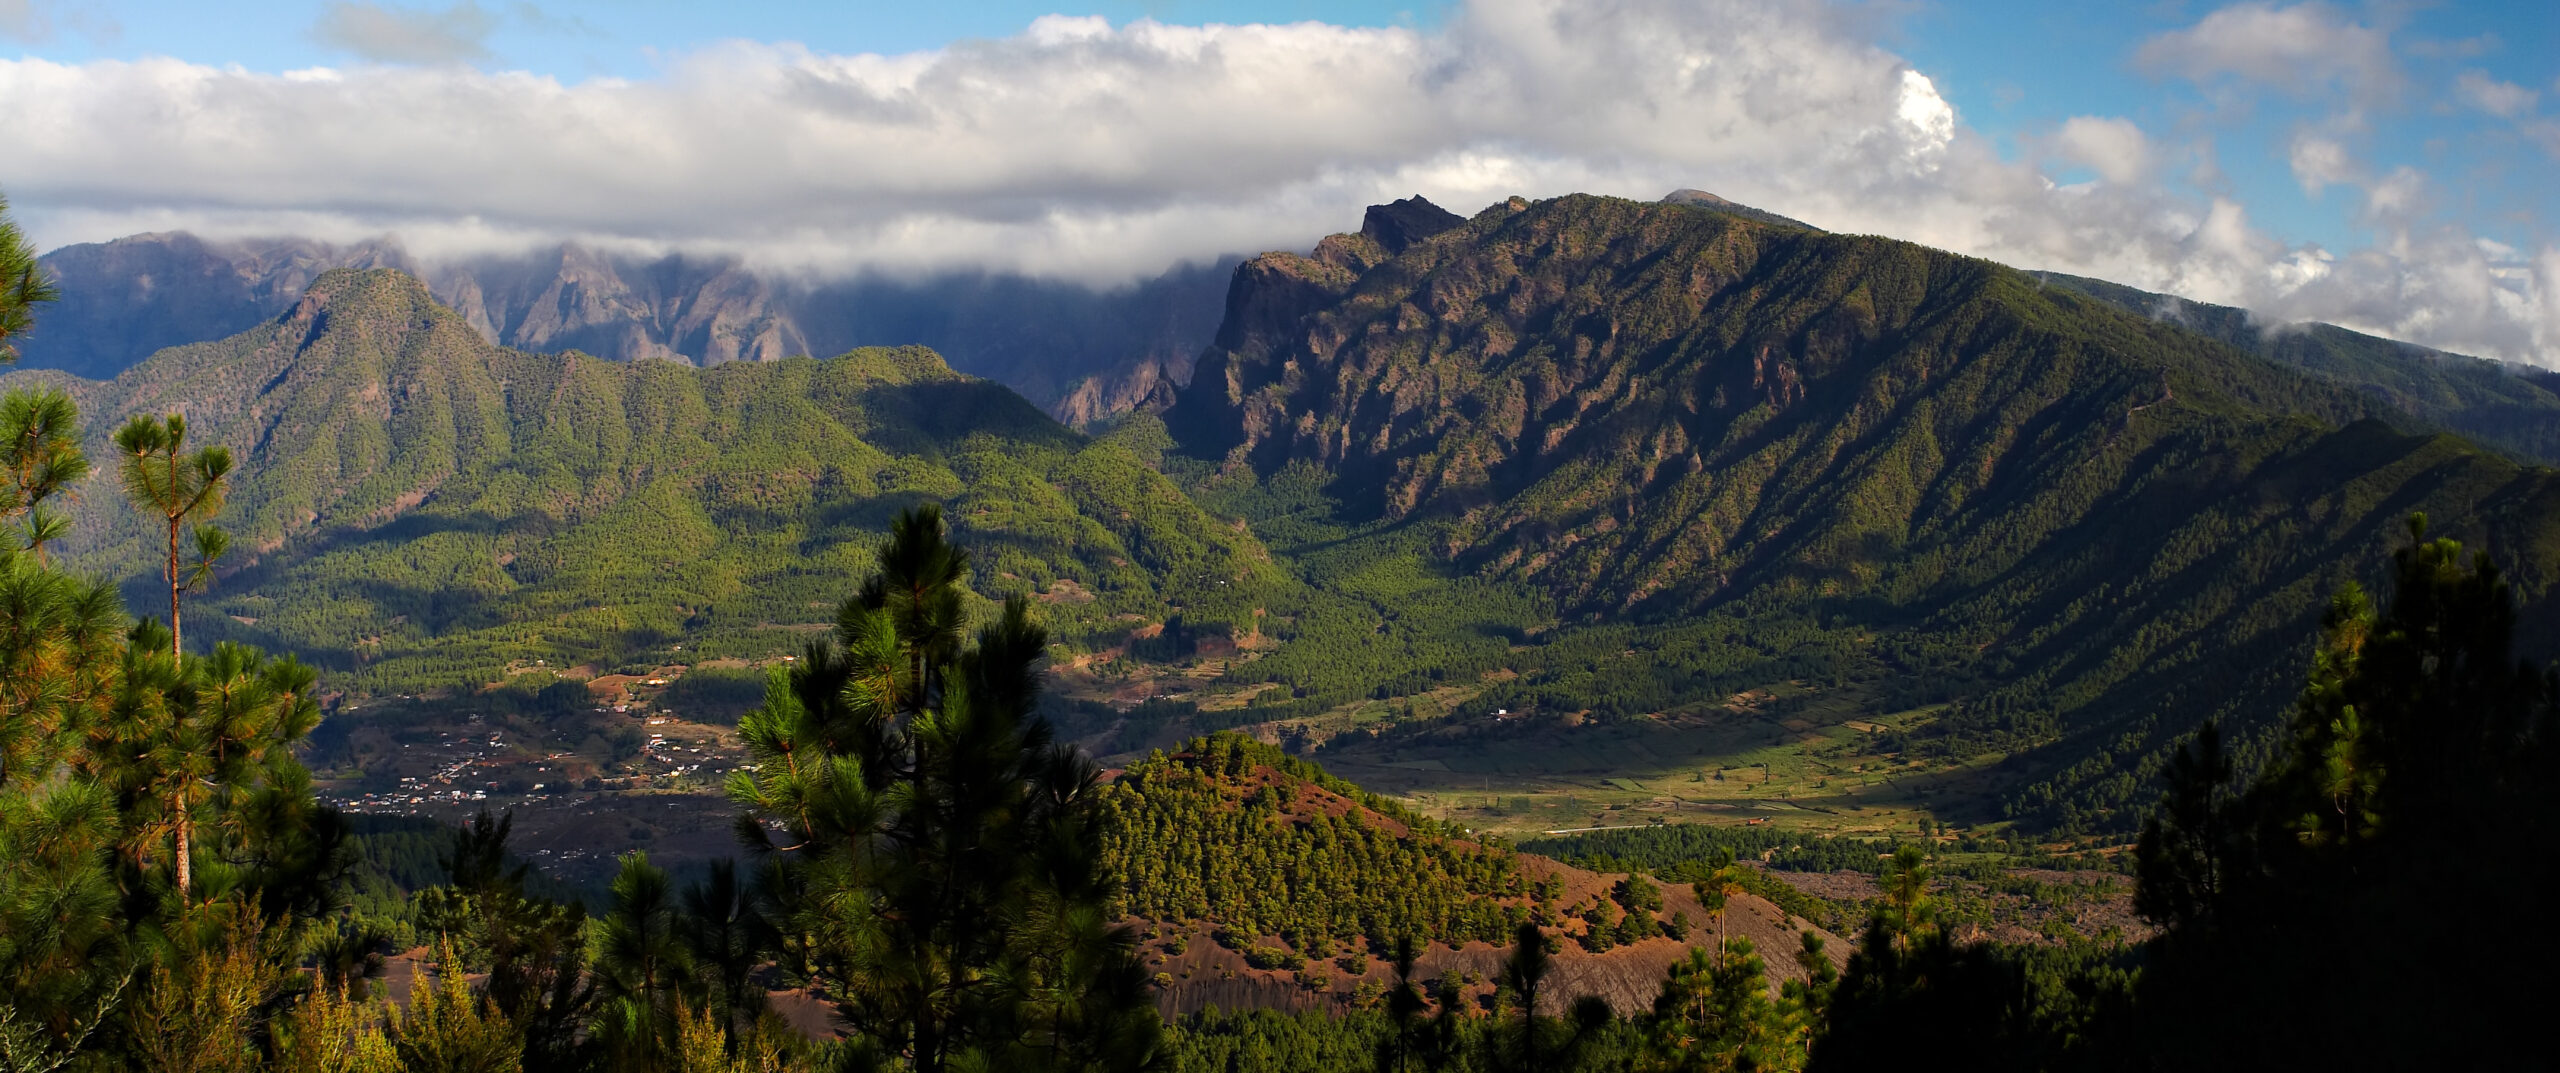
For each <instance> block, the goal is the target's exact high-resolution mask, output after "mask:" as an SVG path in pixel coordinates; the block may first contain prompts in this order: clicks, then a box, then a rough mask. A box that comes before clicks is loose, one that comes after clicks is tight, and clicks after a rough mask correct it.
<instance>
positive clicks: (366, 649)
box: [8, 268, 1273, 690]
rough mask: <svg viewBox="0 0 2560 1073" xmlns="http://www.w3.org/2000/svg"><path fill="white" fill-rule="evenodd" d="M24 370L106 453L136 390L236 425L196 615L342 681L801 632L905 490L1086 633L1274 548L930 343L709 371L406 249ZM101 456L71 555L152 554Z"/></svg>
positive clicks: (503, 669) (1245, 585) (206, 420)
mask: <svg viewBox="0 0 2560 1073" xmlns="http://www.w3.org/2000/svg"><path fill="white" fill-rule="evenodd" d="M8 379H9V381H10V384H11V386H13V387H14V386H17V385H18V383H21V382H27V381H36V380H52V381H56V382H58V383H61V384H63V385H65V386H66V387H67V389H68V390H69V391H70V392H71V394H72V395H73V396H74V398H75V400H76V401H77V402H78V403H79V405H80V408H81V412H82V413H83V414H84V415H87V418H88V420H87V425H88V427H89V428H90V430H91V439H92V441H93V442H92V443H91V444H90V445H89V449H90V452H91V454H92V456H93V457H98V458H111V457H112V447H111V445H109V444H108V443H106V442H105V436H106V433H107V432H109V431H111V430H112V428H113V427H114V426H115V424H116V423H117V420H118V417H119V415H124V414H132V413H159V412H176V413H184V414H186V415H188V417H189V418H190V419H191V424H190V426H189V427H190V435H191V436H192V437H193V438H194V439H193V441H192V442H195V443H222V444H226V445H228V446H229V447H230V448H231V449H232V450H233V452H234V454H235V457H237V458H238V459H239V462H240V467H239V475H238V477H237V479H236V481H235V485H234V487H233V489H232V491H231V494H230V497H229V499H230V503H229V505H228V507H227V509H226V512H225V514H224V515H223V521H224V522H225V523H227V524H228V525H229V526H231V527H232V529H233V530H234V534H235V537H236V546H237V547H238V548H239V549H240V551H238V552H236V553H235V557H234V559H233V560H232V561H231V562H229V563H227V564H226V569H225V571H224V575H223V576H222V577H221V579H220V581H219V582H218V583H217V585H216V586H215V587H214V589H213V591H212V592H211V593H210V594H209V595H207V596H205V597H202V598H200V600H199V603H200V606H203V607H204V608H206V609H208V610H211V611H213V612H215V614H212V615H206V616H204V619H203V620H202V625H199V624H198V622H197V621H194V620H191V622H190V626H191V627H192V628H191V629H190V631H189V633H190V636H191V637H193V636H199V635H201V636H204V637H206V638H207V639H208V640H213V639H240V640H248V641H253V642H256V643H259V644H261V645H264V646H266V647H268V648H270V649H277V650H289V651H294V652H298V653H301V654H302V655H303V656H304V658H305V659H307V660H312V661H314V662H317V663H318V664H320V665H321V666H323V667H326V668H329V669H332V670H336V671H339V672H341V673H342V674H344V675H345V677H342V678H340V679H339V681H338V685H339V687H341V688H357V689H363V688H366V687H367V686H368V685H369V684H370V685H373V686H374V687H376V688H397V689H401V690H410V689H420V688H428V687H433V686H447V687H450V686H477V685H481V684H485V683H488V682H492V681H496V680H498V679H499V678H501V677H504V676H505V675H506V674H508V673H509V672H510V671H512V670H521V669H525V668H528V667H530V666H533V665H534V664H533V661H534V660H537V659H539V660H542V661H544V662H545V663H547V664H548V665H549V666H552V667H567V666H570V665H571V664H575V663H582V662H583V663H596V664H600V665H603V666H608V667H609V666H612V665H615V664H617V663H619V662H620V661H624V660H627V659H635V658H640V656H641V654H643V653H646V654H647V657H648V659H657V658H662V657H663V656H664V655H666V654H669V653H670V652H672V651H676V650H681V649H682V647H689V648H690V650H691V651H692V652H693V653H695V655H696V656H697V657H703V658H716V657H718V656H720V655H722V654H724V653H728V652H731V651H733V650H735V651H746V652H752V653H754V654H757V655H764V654H767V653H768V652H771V651H776V650H792V649H796V648H797V647H798V641H797V640H796V638H797V637H798V636H799V635H801V634H802V633H804V632H805V631H806V630H807V629H809V628H811V624H824V623H826V622H828V621H830V620H831V616H832V614H833V612H832V608H833V607H834V604H835V601H837V600H840V599H842V598H843V597H844V596H845V595H847V593H846V592H840V591H837V589H838V588H840V587H841V586H842V585H844V584H849V583H847V582H845V581H844V580H843V579H846V578H851V577H857V576H859V575H860V574H861V573H862V572H863V570H864V569H865V568H866V566H865V564H867V563H868V561H869V556H870V555H871V551H872V548H873V546H874V544H875V543H876V541H877V539H878V536H879V534H880V533H882V532H884V531H885V529H886V526H887V522H888V519H889V518H890V516H891V515H893V514H894V513H895V512H896V511H898V510H899V509H902V508H904V507H906V506H908V505H911V504H913V503H915V502H918V501H933V502H939V503H941V504H943V506H944V508H945V510H946V511H947V513H948V516H949V517H950V518H951V519H952V523H953V526H954V529H955V531H956V532H957V533H959V534H961V535H963V536H964V537H965V538H966V539H967V541H968V543H969V544H970V545H972V546H973V547H974V548H976V549H977V550H978V553H979V554H980V555H981V556H982V557H983V558H982V560H981V562H980V564H979V570H980V571H981V576H980V580H981V588H982V590H983V591H985V592H987V593H988V594H989V595H1002V594H1004V593H1006V592H1029V593H1033V594H1036V595H1040V596H1042V597H1044V598H1046V599H1047V600H1048V601H1049V608H1048V611H1047V617H1048V618H1049V619H1050V621H1051V625H1052V628H1053V629H1055V630H1057V631H1058V632H1059V633H1060V634H1061V635H1062V636H1064V637H1066V638H1068V639H1070V640H1074V639H1079V638H1082V637H1085V636H1087V635H1090V634H1092V633H1094V632H1096V631H1105V630H1119V631H1122V632H1125V631H1126V629H1127V626H1126V624H1125V623H1120V622H1119V621H1118V620H1117V619H1116V618H1115V616H1121V615H1127V616H1129V617H1131V618H1152V619H1158V620H1160V619H1162V618H1163V617H1164V616H1165V614H1166V613H1167V612H1166V611H1165V606H1166V604H1167V602H1168V601H1178V602H1181V603H1185V604H1190V605H1197V606H1202V607H1213V606H1217V605H1218V604H1219V603H1220V602H1221V601H1234V600H1244V599H1248V597H1245V596H1243V595H1240V594H1241V593H1244V592H1246V591H1248V590H1251V589H1254V588H1256V587H1257V585H1258V584H1259V582H1260V581H1261V580H1264V579H1267V578H1269V577H1271V576H1273V572H1272V568H1271V566H1270V565H1269V559H1268V556H1267V554H1266V553H1264V552H1263V551H1262V550H1261V549H1260V547H1259V546H1258V545H1257V544H1256V543H1255V542H1254V541H1253V539H1252V538H1251V537H1250V536H1249V535H1247V534H1242V533H1239V532H1237V531H1235V530H1234V529H1233V528H1231V527H1228V526H1226V525H1223V524H1220V523H1218V522H1216V521H1214V520H1213V519H1210V518H1208V517H1207V516H1206V515H1204V514H1202V513H1201V512H1200V511H1199V510H1198V509H1197V508H1196V507H1194V506H1192V505H1191V504H1190V503H1189V502H1188V501H1187V500H1185V499H1184V498H1183V497H1182V496H1181V495H1180V493H1178V492H1177V491H1175V490H1174V489H1173V488H1172V486H1171V485H1170V484H1168V483H1167V482H1166V481H1165V479H1164V478H1163V477H1161V476H1159V475H1157V474H1156V473H1155V472H1153V471H1152V470H1149V469H1147V468H1146V467H1145V466H1144V465H1142V464H1141V463H1140V462H1139V461H1138V460H1137V459H1136V457H1135V456H1133V455H1131V454H1130V453H1129V452H1127V451H1126V450H1125V449H1121V448H1119V447H1117V446H1116V445H1111V444H1101V443H1096V442H1094V441H1090V440H1087V439H1086V438H1084V437H1082V436H1080V435H1078V434H1077V433H1075V432H1073V431H1071V430H1069V429H1067V428H1065V427H1064V426H1061V425H1059V424H1058V423H1057V422H1055V421H1053V420H1051V419H1050V418H1049V417H1047V416H1046V415H1044V414H1042V413H1041V412H1040V411H1039V410H1038V409H1037V408H1036V407H1033V406H1032V405H1031V404H1030V403H1028V402H1026V401H1024V400H1023V399H1022V397H1021V396H1019V395H1016V394H1014V393H1013V392H1011V391H1009V390H1007V389H1005V388H1003V387H1001V386H998V385H996V384H993V383H990V382H988V381H985V380H981V379H977V378H974V377H968V376H963V375H961V374H958V373H955V372H953V371H951V369H950V368H949V367H948V366H946V365H945V364H944V363H943V362H942V360H941V359H940V358H939V357H937V356H936V355H934V354H933V353H932V352H931V351H928V350H924V349H922V348H912V347H911V348H895V349H876V348H875V349H869V350H857V351H853V352H850V353H848V354H846V355H843V356H840V357H836V358H830V359H826V360H823V361H819V360H812V359H808V358H792V359H786V360H781V361H773V362H733V363H727V364H723V365H719V366H715V367H712V368H709V369H696V368H692V367H688V366H683V365H678V364H674V363H669V362H658V361H640V362H610V361H604V360H600V359H597V358H593V357H587V356H583V355H577V354H569V355H548V354H534V353H528V352H525V351H520V350H514V349H510V348H505V347H500V346H496V345H493V344H490V343H488V342H486V341H484V340H483V339H482V338H481V336H480V335H479V333H478V332H477V331H476V330H475V329H474V327H473V326H472V325H471V324H470V323H469V322H468V321H466V320H465V319H464V317H463V316H462V315H461V314H460V313H458V312H456V311H454V310H452V309H449V308H446V307H444V306H442V305H439V304H438V303H437V302H436V301H435V300H434V299H433V298H432V297H431V296H430V295H429V294H428V293H427V290H426V288H425V287H424V286H423V285H422V284H421V283H420V282H419V281H418V280H417V279H415V278H414V277H411V276H409V275H407V274H404V273H402V272H399V271H397V270H393V269H381V268H378V269H367V270H358V269H334V270H330V271H327V272H323V273H321V274H320V275H319V276H317V277H316V278H315V279H313V280H312V281H311V283H310V284H309V286H308V287H307V288H305V289H304V291H303V293H302V294H301V297H300V298H299V299H297V300H296V302H295V304H294V306H293V307H292V308H291V309H290V310H288V311H287V312H285V313H284V314H283V315H282V316H279V317H277V318H275V319H274V320H272V321H270V322H268V323H265V324H262V325H259V326H258V327H255V328H252V329H250V330H249V331H246V332H243V333H240V334H238V335H235V336H232V337H230V338H228V339H224V340H218V341H215V342H209V343H199V344H193V345H189V346H183V347H174V348H170V349H167V350H163V351H161V352H159V353H158V354H156V355H154V356H153V357H152V358H151V359H150V360H148V361H145V362H143V363H142V364H140V365H137V366H135V367H133V368H131V369H128V370H126V371H125V372H124V373H122V374H120V375H118V376H117V377H116V378H115V379H113V380H110V381H104V382H99V381H85V380H76V379H72V378H68V377H64V376H61V375H60V374H57V373H48V372H20V373H13V374H11V375H10V377H9V378H8ZM112 480H113V475H112V471H111V470H106V471H102V473H101V474H100V475H98V476H96V477H93V478H92V480H91V482H90V484H89V485H88V486H87V487H86V488H85V490H84V499H85V501H86V502H85V506H84V509H83V510H81V511H80V512H79V513H80V516H81V519H82V524H81V525H80V527H79V528H78V529H77V530H76V531H75V532H74V533H73V535H72V537H71V539H70V540H68V541H67V542H66V546H65V551H66V552H67V554H68V555H69V561H70V562H71V563H72V564H73V565H74V566H75V568H80V569H103V570H110V571H116V572H125V571H131V570H132V568H133V565H134V564H135V563H137V562H142V561H146V560H148V559H149V558H150V555H151V554H152V553H151V552H150V550H149V547H148V546H147V544H148V541H149V539H150V532H149V530H148V528H147V527H144V526H142V525H141V524H140V522H139V519H138V518H137V517H136V516H135V515H134V514H133V513H132V512H131V510H130V509H129V508H127V507H125V506H124V505H123V504H122V502H121V499H120V497H119V496H118V495H117V494H116V493H115V491H114V489H113V487H112V484H111V482H112ZM132 576H134V577H135V578H136V581H135V584H137V585H142V586H147V585H149V584H152V583H155V581H154V580H153V579H150V578H147V577H144V576H143V573H142V572H140V571H134V572H133V574H132ZM1222 582H1223V583H1224V584H1221V583H1222ZM1202 590H1206V591H1202ZM137 606H140V605H139V604H137ZM670 645H676V646H680V647H679V648H677V649H670V648H669V646H670Z"/></svg>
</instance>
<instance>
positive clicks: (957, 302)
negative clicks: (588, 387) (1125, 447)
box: [20, 233, 1234, 425]
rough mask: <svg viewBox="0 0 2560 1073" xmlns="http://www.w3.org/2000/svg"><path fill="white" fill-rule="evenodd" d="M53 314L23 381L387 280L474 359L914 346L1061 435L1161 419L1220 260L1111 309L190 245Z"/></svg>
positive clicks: (74, 288)
mask: <svg viewBox="0 0 2560 1073" xmlns="http://www.w3.org/2000/svg"><path fill="white" fill-rule="evenodd" d="M44 262H45V265H46V267H48V268H49V269H50V270H52V272H53V273H54V275H55V277H56V278H57V279H58V280H59V281H60V282H61V283H62V286H63V300H62V301H61V302H60V303H59V304H57V305H56V306H55V307H53V308H51V309H49V310H46V311H45V313H44V315H43V316H42V317H41V318H40V319H39V327H38V330H37V331H36V332H34V333H32V334H30V335H29V336H28V337H27V338H26V340H25V341H24V343H23V344H22V345H21V347H20V349H21V351H22V352H23V357H22V360H21V365H22V366H24V367H26V368H35V369H60V370H63V371H66V372H70V373H73V374H75V375H79V376H84V377H91V378H99V379H103V378H108V377H113V376H115V375H116V374H117V373H119V372H122V371H123V370H125V369H127V368H130V367H132V366H133V365H135V364H137V363H139V362H140V361H142V360H143V359H144V358H146V357H149V356H150V355H151V354H152V353H153V352H155V351H157V350H160V349H162V348H164V347H170V346H180V345H184V344H187V343H195V342H202V341H206V340H211V339H219V338H224V337H227V336H230V335H233V334H236V333H238V332H242V331H246V330H248V329H249V328H252V327H255V326H257V325H258V324H260V323H262V322H264V321H267V320H269V319H272V318H274V317H277V316H279V315H281V314H283V313H284V312H285V311H286V310H288V309H291V308H292V307H293V305H294V303H295V302H296V301H297V300H299V299H300V297H301V295H302V293H303V291H304V289H305V288H307V287H308V286H309V285H310V283H311V281H312V280H313V279H314V278H316V277H317V276H318V275H319V274H320V273H322V272H325V271H328V270H329V269H332V268H397V269H400V270H402V271H404V272H408V273H410V274H412V275H415V276H418V277H419V278H421V279H424V280H426V281H427V283H428V285H429V287H430V289H431V291H432V292H433V294H434V297H435V298H436V299H437V300H438V301H439V302H441V303H443V304H444V305H447V306H449V307H451V308H452V309H453V310H454V311H455V312H457V313H459V314H460V315H461V316H462V319H463V321H464V323H466V324H468V325H469V326H470V327H471V328H472V330H474V331H476V332H478V333H479V335H480V337H481V338H482V339H483V340H486V341H488V342H492V343H498V344H502V345H506V346H511V347H516V348H519V349H523V350H530V351H535V352H539V353H551V354H557V353H565V352H568V351H572V350H575V351H581V352H584V353H588V354H593V355H595V356H598V357H602V358H607V359H611V360H615V361H639V360H663V361H677V362H684V363H687V364H694V365H717V364H721V363H724V362H731V361H773V360H777V359H780V358H784V357H789V356H791V355H795V354H812V355H827V354H836V353H841V352H843V351H846V350H850V349H853V348H855V347H859V346H873V345H923V346H929V347H933V348H935V349H937V350H939V351H941V352H942V353H944V354H946V355H947V356H948V357H949V359H950V361H951V362H952V364H953V365H954V366H955V367H956V368H958V369H960V370H961V371H963V372H968V373H971V374H974V375H978V376H984V377H987V378H989V379H993V380H997V381H1000V382H1003V383H1004V384H1006V385H1008V386H1010V387H1013V388H1014V389H1015V390H1017V391H1020V392H1022V393H1023V394H1024V395H1025V396H1026V397H1028V398H1030V399H1031V400H1032V401H1034V402H1036V403H1039V404H1041V405H1042V406H1044V407H1048V408H1049V409H1050V410H1051V411H1052V412H1053V413H1055V414H1057V415H1058V416H1060V417H1062V418H1064V419H1067V420H1069V421H1071V422H1072V423H1076V424H1079V425H1081V424H1087V423H1090V422H1093V421H1097V420H1102V419H1105V418H1108V417H1110V416H1113V415H1116V414H1119V413H1122V412H1125V411H1127V410H1128V409H1131V408H1134V407H1138V406H1143V405H1149V404H1150V400H1154V404H1155V405H1158V406H1160V405H1162V404H1163V402H1164V400H1165V399H1166V398H1167V397H1168V394H1167V393H1168V392H1169V390H1170V385H1172V384H1177V383H1179V382H1181V381H1183V380H1185V379H1187V378H1188V377H1189V375H1190V370H1191V361H1192V358H1193V357H1194V356H1195V355H1196V354H1198V353H1199V351H1200V349H1201V347H1202V346H1203V345H1205V344H1206V343H1207V342H1208V341H1209V337H1210V335H1211V333H1212V332H1213V331H1215V329H1216V327H1217V317H1218V310H1219V298H1220V295H1221V294H1222V293H1223V291H1224V289H1225V284H1226V280H1227V276H1228V274H1229V273H1230V272H1231V271H1232V269H1233V267H1234V262H1233V261H1223V262H1219V263H1215V264H1209V265H1189V264H1186V265H1179V266H1176V267H1175V268H1173V269H1171V270H1169V271H1167V272H1166V273H1165V274H1164V275H1163V276H1161V277H1158V278H1156V279H1153V280H1148V281H1145V282H1142V283H1140V284H1137V285H1135V286H1130V287H1124V288H1119V289H1116V290H1095V289H1090V288H1086V287H1082V286H1078V285H1075V284H1072V283H1060V282H1053V281H1042V280H1031V279H1024V278H1019V277H1006V276H982V275H961V276H947V277H942V278H936V279H925V280H913V281H904V280H886V279H862V280H849V281H836V282H825V283H810V282H803V281H797V280H788V279H782V278H777V277H772V276H767V275H764V274H761V273H758V272H756V271H754V270H752V269H750V268H748V267H747V266H745V265H743V264H741V263H739V262H737V261H735V260H732V259H724V258H702V257H686V256H669V257H661V258H654V259H652V258H642V257H632V256H624V255H617V254H610V253H605V252H601V251H596V250H589V249H585V248H583V247H580V246H576V245H563V246H559V247H556V248H552V249H548V250H543V251H540V252H538V253H535V254H531V255H527V256H520V257H493V258H480V259H475V260H469V261H464V262H458V263H448V264H432V265H431V264H422V263H420V262H419V261H418V259H417V258H415V257H413V256H411V255H409V254H408V253H407V252H406V251H404V250H403V249H401V248H400V247H399V246H398V245H397V244H395V243H392V242H389V241H380V242H366V243H359V244H356V245H352V246H333V245H329V244H327V243H320V242H312V241H308V240H301V239H286V240H270V241H238V242H211V241H207V240H204V239H200V238H197V237H196V236H193V235H189V234H185V233H164V234H152V235H136V236H133V237H131V238H125V239H118V240H116V241H113V242H105V243H93V244H88V245H80V246H69V247H65V248H63V249H60V250H56V251H54V252H53V253H50V254H47V255H46V256H45V258H44Z"/></svg>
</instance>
